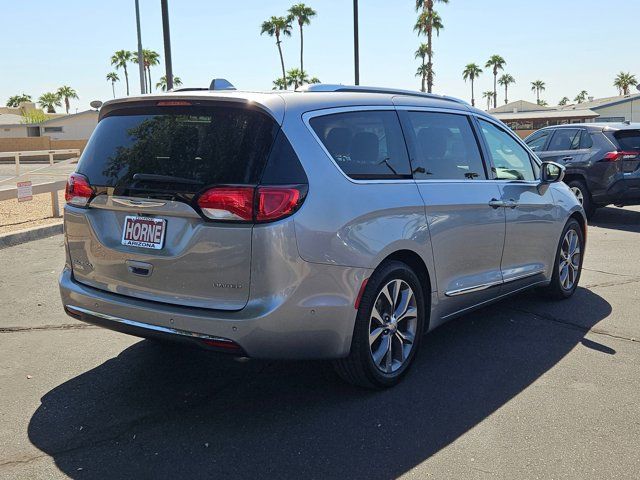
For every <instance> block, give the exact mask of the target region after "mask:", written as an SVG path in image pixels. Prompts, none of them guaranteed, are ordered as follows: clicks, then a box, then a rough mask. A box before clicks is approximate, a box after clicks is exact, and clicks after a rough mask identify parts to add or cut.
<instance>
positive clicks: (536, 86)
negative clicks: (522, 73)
mask: <svg viewBox="0 0 640 480" xmlns="http://www.w3.org/2000/svg"><path fill="white" fill-rule="evenodd" d="M545 89H546V84H545V83H544V82H543V81H542V80H536V81H535V82H531V91H532V92H536V103H537V104H538V105H540V92H543V91H544V90H545Z"/></svg>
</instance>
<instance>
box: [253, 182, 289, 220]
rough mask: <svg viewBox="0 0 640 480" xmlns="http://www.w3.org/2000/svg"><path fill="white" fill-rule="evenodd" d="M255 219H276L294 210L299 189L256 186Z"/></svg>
mask: <svg viewBox="0 0 640 480" xmlns="http://www.w3.org/2000/svg"><path fill="white" fill-rule="evenodd" d="M257 203H258V209H257V211H256V221H258V222H266V221H271V220H277V219H279V218H282V217H286V216H287V215H290V214H292V213H293V212H295V211H296V209H297V208H298V206H299V204H300V190H298V189H297V188H295V187H258V198H257Z"/></svg>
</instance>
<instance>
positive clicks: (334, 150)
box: [309, 110, 411, 179]
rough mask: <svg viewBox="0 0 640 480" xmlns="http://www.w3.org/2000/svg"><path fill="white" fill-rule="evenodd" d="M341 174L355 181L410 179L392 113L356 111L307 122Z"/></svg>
mask: <svg viewBox="0 0 640 480" xmlns="http://www.w3.org/2000/svg"><path fill="white" fill-rule="evenodd" d="M309 124H310V125H311V128H313V130H314V132H315V133H316V135H318V137H319V138H320V141H321V142H322V143H323V145H324V146H325V148H326V149H327V151H328V152H329V154H330V155H331V156H332V157H333V159H334V160H335V162H336V163H337V164H338V166H339V167H340V168H341V169H342V171H343V172H344V173H345V174H346V175H348V176H349V177H351V178H354V179H393V178H411V166H410V164H409V155H408V154H407V147H406V145H405V143H404V137H403V135H402V129H401V128H400V122H399V120H398V115H397V114H396V112H395V111H390V110H376V111H355V112H345V113H336V114H332V115H323V116H319V117H314V118H312V119H311V120H310V121H309Z"/></svg>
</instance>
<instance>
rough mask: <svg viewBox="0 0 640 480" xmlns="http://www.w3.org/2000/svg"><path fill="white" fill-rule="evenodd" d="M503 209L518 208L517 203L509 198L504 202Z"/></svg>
mask: <svg viewBox="0 0 640 480" xmlns="http://www.w3.org/2000/svg"><path fill="white" fill-rule="evenodd" d="M504 206H505V208H511V209H513V208H516V207H517V206H518V202H516V201H515V200H514V199H513V198H510V199H509V200H507V201H506V202H504Z"/></svg>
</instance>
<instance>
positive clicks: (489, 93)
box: [482, 90, 496, 110]
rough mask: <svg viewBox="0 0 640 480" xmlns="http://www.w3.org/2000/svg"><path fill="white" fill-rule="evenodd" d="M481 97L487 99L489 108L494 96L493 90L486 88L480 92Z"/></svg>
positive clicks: (488, 108) (489, 108)
mask: <svg viewBox="0 0 640 480" xmlns="http://www.w3.org/2000/svg"><path fill="white" fill-rule="evenodd" d="M482 98H486V99H487V110H491V102H492V101H493V100H494V99H495V98H496V93H495V92H494V91H493V90H487V91H486V92H482Z"/></svg>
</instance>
